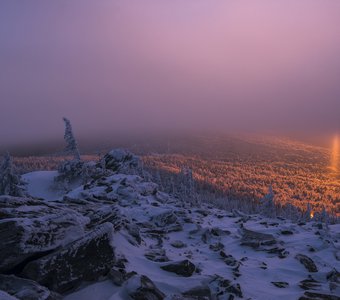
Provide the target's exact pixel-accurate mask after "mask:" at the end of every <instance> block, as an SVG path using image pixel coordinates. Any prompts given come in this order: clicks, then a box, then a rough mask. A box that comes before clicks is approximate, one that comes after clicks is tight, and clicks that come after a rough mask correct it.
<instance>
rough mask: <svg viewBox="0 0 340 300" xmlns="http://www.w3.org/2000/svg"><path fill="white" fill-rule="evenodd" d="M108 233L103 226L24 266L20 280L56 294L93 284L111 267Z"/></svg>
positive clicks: (109, 234)
mask: <svg viewBox="0 0 340 300" xmlns="http://www.w3.org/2000/svg"><path fill="white" fill-rule="evenodd" d="M112 233H113V227H112V224H110V223H104V224H102V225H100V226H98V227H96V228H95V229H94V230H92V231H91V232H89V233H87V234H86V235H85V236H84V237H83V238H81V239H80V240H77V241H75V242H73V243H71V244H69V245H68V246H66V247H65V248H63V249H61V250H59V251H56V252H54V253H51V254H49V255H47V256H45V257H42V258H40V259H38V260H35V261H32V262H30V263H28V264H27V265H26V267H25V268H24V270H23V272H22V276H24V277H26V278H29V279H33V280H35V281H37V282H39V283H40V284H42V285H44V286H46V287H48V288H49V289H51V290H53V291H57V292H65V291H67V290H69V289H72V288H74V287H76V286H77V285H78V284H80V283H81V282H82V281H94V280H97V279H98V278H99V277H100V276H102V275H106V274H107V273H108V272H109V271H110V270H111V268H112V267H113V265H114V260H115V257H114V250H113V248H112V246H111V239H112Z"/></svg>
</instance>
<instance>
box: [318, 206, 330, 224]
mask: <svg viewBox="0 0 340 300" xmlns="http://www.w3.org/2000/svg"><path fill="white" fill-rule="evenodd" d="M320 219H321V220H320V221H321V222H323V223H326V224H328V223H329V219H330V218H329V215H328V213H327V211H326V208H325V207H323V208H322V211H321V214H320Z"/></svg>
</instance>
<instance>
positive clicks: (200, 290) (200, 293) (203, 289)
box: [183, 285, 211, 300]
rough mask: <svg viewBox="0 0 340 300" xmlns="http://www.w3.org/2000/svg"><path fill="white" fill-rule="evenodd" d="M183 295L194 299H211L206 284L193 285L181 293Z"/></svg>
mask: <svg viewBox="0 0 340 300" xmlns="http://www.w3.org/2000/svg"><path fill="white" fill-rule="evenodd" d="M183 296H186V297H192V298H194V299H197V298H198V299H208V300H209V299H211V291H210V288H209V286H208V285H202V286H197V287H194V288H192V289H190V290H188V291H186V292H184V293H183Z"/></svg>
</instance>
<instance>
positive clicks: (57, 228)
mask: <svg viewBox="0 0 340 300" xmlns="http://www.w3.org/2000/svg"><path fill="white" fill-rule="evenodd" d="M0 216H1V220H0V241H1V243H0V271H9V270H11V269H13V268H15V267H16V266H18V265H19V264H20V263H22V262H23V261H25V260H26V259H28V258H30V257H32V256H36V255H38V254H43V253H46V252H48V251H51V250H54V249H56V248H57V247H60V246H63V245H65V244H68V243H70V242H72V241H74V240H76V239H79V237H82V236H83V235H84V228H85V226H86V224H87V223H88V222H89V219H88V218H87V217H85V216H83V215H82V214H80V213H78V212H76V211H74V210H72V209H68V208H67V207H65V206H60V205H58V204H53V203H52V202H42V201H39V200H34V199H30V198H18V197H11V196H0Z"/></svg>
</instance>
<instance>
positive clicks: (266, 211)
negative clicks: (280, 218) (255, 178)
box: [261, 185, 276, 218]
mask: <svg viewBox="0 0 340 300" xmlns="http://www.w3.org/2000/svg"><path fill="white" fill-rule="evenodd" d="M261 214H263V215H264V216H266V217H270V218H275V217H276V207H275V195H274V191H273V187H272V186H271V185H270V186H269V188H268V192H267V194H266V195H265V196H264V197H263V198H262V199H261Z"/></svg>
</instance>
